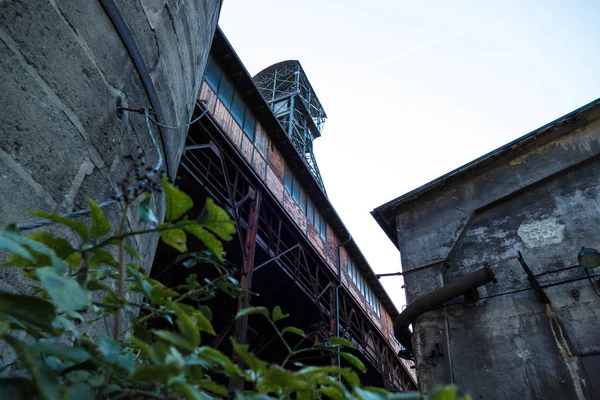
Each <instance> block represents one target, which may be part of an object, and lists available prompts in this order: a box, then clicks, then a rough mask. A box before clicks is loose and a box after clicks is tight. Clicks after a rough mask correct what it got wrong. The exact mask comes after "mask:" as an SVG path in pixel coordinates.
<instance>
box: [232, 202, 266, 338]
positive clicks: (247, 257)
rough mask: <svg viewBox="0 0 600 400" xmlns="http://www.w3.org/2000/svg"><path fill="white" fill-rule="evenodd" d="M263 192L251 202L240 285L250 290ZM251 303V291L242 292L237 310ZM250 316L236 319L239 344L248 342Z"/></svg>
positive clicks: (236, 334) (236, 335) (235, 332)
mask: <svg viewBox="0 0 600 400" xmlns="http://www.w3.org/2000/svg"><path fill="white" fill-rule="evenodd" d="M260 202H261V194H260V191H256V193H255V196H254V199H253V201H252V203H251V204H250V215H249V217H248V229H247V230H246V239H245V243H244V265H243V268H242V277H241V279H240V286H241V287H242V290H244V291H246V292H249V291H250V289H251V288H252V274H253V272H254V252H255V250H256V234H257V232H258V216H259V213H260ZM249 305H250V293H242V295H241V296H240V297H239V299H238V306H237V312H240V311H241V310H242V309H244V308H246V307H248V306H249ZM247 334H248V317H242V318H240V319H238V320H237V321H235V331H234V338H235V341H236V342H237V343H239V344H245V343H246V342H247Z"/></svg>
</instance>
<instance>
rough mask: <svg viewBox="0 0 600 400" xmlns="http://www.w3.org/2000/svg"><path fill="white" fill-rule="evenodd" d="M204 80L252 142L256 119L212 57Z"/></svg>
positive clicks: (209, 59)
mask: <svg viewBox="0 0 600 400" xmlns="http://www.w3.org/2000/svg"><path fill="white" fill-rule="evenodd" d="M204 79H205V80H206V83H207V84H208V86H210V87H211V88H212V89H213V90H214V91H215V93H216V94H217V97H218V98H219V99H220V100H221V102H222V103H223V105H224V106H225V108H226V109H227V110H228V111H229V112H231V116H232V117H233V119H234V120H235V121H236V122H237V123H238V125H239V126H240V127H241V128H242V130H243V131H244V133H245V134H246V136H248V137H249V138H250V140H252V141H254V137H255V129H256V119H255V117H254V115H252V112H251V111H250V109H249V107H248V106H247V105H246V102H245V101H244V97H243V96H242V94H241V93H239V92H237V91H236V90H235V88H234V86H233V83H232V82H231V79H229V78H228V77H227V76H225V73H223V70H222V69H221V67H220V66H219V64H218V63H217V61H216V60H215V59H214V58H213V57H212V56H209V57H208V62H207V64H206V73H205V76H204Z"/></svg>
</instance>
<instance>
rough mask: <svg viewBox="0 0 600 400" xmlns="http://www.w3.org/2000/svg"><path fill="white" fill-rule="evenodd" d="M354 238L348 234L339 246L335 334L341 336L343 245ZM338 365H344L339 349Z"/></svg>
mask: <svg viewBox="0 0 600 400" xmlns="http://www.w3.org/2000/svg"><path fill="white" fill-rule="evenodd" d="M351 240H352V235H350V234H348V239H346V241H345V242H343V243H340V244H339V245H338V247H337V256H338V284H337V285H336V286H335V336H338V337H339V336H340V288H341V287H342V286H343V284H342V247H344V246H345V245H347V244H348V243H350V241H351ZM337 365H338V367H339V366H341V365H342V360H341V358H340V352H339V350H338V351H337Z"/></svg>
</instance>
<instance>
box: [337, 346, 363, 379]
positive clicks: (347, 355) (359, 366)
mask: <svg viewBox="0 0 600 400" xmlns="http://www.w3.org/2000/svg"><path fill="white" fill-rule="evenodd" d="M340 356H342V358H343V359H344V360H346V361H348V362H349V363H350V364H352V365H353V366H354V367H355V368H356V369H357V370H359V371H360V372H362V373H363V374H364V373H365V372H366V371H367V368H366V367H365V364H363V362H362V361H361V360H360V359H359V358H358V357H356V356H355V355H353V354H350V353H346V352H344V351H340Z"/></svg>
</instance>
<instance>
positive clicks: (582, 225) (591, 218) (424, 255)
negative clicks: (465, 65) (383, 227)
mask: <svg viewBox="0 0 600 400" xmlns="http://www.w3.org/2000/svg"><path fill="white" fill-rule="evenodd" d="M599 155H600V105H598V104H596V105H595V106H593V107H590V108H588V109H586V110H584V111H582V112H580V113H576V114H574V115H572V116H570V117H568V118H565V119H563V120H561V121H560V122H558V123H556V124H554V125H552V126H550V127H548V128H547V129H546V130H544V131H542V132H540V133H539V134H538V135H537V136H536V137H535V138H534V139H531V140H527V141H525V143H524V144H523V145H522V146H517V148H516V149H515V150H514V151H508V152H506V153H505V154H504V155H502V156H500V157H499V158H497V159H494V157H492V159H491V160H489V161H488V162H487V165H483V166H481V167H477V166H475V167H471V168H470V170H469V171H468V172H466V173H465V174H463V176H461V177H458V178H456V179H453V178H449V179H448V180H447V181H446V182H445V184H444V185H440V186H439V187H438V188H436V189H433V190H431V191H429V192H427V193H426V194H423V195H422V196H421V197H419V198H418V199H416V200H414V201H413V202H412V203H407V204H403V205H401V206H398V208H397V209H396V214H395V215H396V227H397V235H398V243H399V248H400V251H401V255H402V265H403V270H404V271H405V272H407V271H410V270H411V269H415V268H418V267H420V266H425V265H429V264H432V266H431V267H429V268H425V269H422V270H420V271H418V272H414V273H412V274H409V275H406V277H405V279H406V286H407V298H408V301H409V303H410V302H412V301H414V300H415V299H417V298H419V297H420V296H423V295H424V294H427V293H429V292H431V291H433V290H435V289H437V288H440V287H442V286H443V285H445V284H447V283H448V282H452V281H454V280H456V279H459V278H460V277H462V276H464V275H466V274H467V273H469V272H472V271H475V270H477V269H480V268H482V267H483V266H484V264H489V265H490V267H491V268H492V270H493V271H494V273H495V275H496V277H497V280H498V282H497V283H496V284H492V283H490V284H487V285H485V286H483V287H481V288H480V289H479V296H480V299H479V300H477V301H471V302H468V301H466V300H465V299H463V298H460V299H457V300H455V301H454V302H451V303H450V304H448V305H447V306H446V307H444V308H438V309H435V310H433V311H429V312H427V313H425V314H424V315H422V316H421V317H420V318H419V319H418V320H417V322H416V324H415V325H414V335H413V344H414V348H415V354H416V361H417V369H418V374H419V379H420V383H421V389H422V390H423V391H425V392H428V391H429V390H430V389H431V388H432V387H433V386H434V385H436V384H448V383H456V384H458V385H460V387H461V388H462V389H463V390H465V391H466V392H469V393H470V394H471V395H472V396H473V398H474V399H512V398H519V399H541V398H543V399H567V398H568V399H583V398H594V397H593V394H592V391H593V389H592V387H591V382H592V381H593V380H595V379H596V377H593V376H591V375H590V372H589V371H587V372H586V371H585V368H584V365H583V361H584V360H585V359H586V357H588V356H589V357H594V355H597V354H598V353H599V352H600V336H598V334H597V330H598V328H599V327H600V322H599V321H600V307H599V306H600V297H599V296H598V295H597V293H596V291H595V290H594V286H593V285H595V286H596V290H600V284H599V283H598V282H593V281H590V280H588V279H587V275H586V271H585V270H584V269H583V268H580V267H578V266H577V264H578V262H577V254H578V252H579V250H580V249H581V247H582V246H586V247H594V248H597V249H598V248H600V229H599V226H600V193H599V190H600V184H599V182H600V159H599ZM518 251H520V252H521V253H522V255H523V257H524V259H525V261H526V262H527V264H528V265H529V266H530V268H531V269H532V270H533V273H534V274H536V275H538V277H537V279H538V281H539V283H540V284H541V285H542V286H545V287H546V288H545V289H544V290H545V292H546V294H547V296H548V298H549V299H550V302H551V303H550V304H544V303H542V302H541V301H540V300H539V297H538V295H537V294H536V292H535V291H534V290H532V286H531V283H530V282H529V281H528V280H527V276H526V274H525V272H524V270H523V268H522V267H521V265H520V263H519V262H518V260H517V252H518ZM569 267H573V268H569ZM597 269H598V268H597ZM598 272H600V271H591V272H590V273H592V274H594V273H598ZM596 357H597V356H596Z"/></svg>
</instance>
